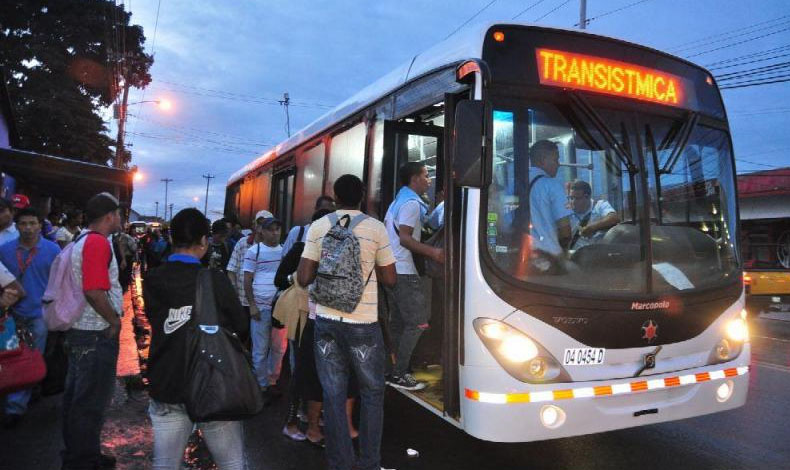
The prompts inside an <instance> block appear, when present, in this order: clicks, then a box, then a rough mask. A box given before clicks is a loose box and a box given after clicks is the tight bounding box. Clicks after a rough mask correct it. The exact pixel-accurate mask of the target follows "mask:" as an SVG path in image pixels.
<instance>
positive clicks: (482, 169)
mask: <svg viewBox="0 0 790 470" xmlns="http://www.w3.org/2000/svg"><path fill="white" fill-rule="evenodd" d="M484 123H485V105H484V103H483V102H482V101H471V100H465V101H461V102H460V103H458V105H457V106H456V108H455V125H454V127H453V180H454V181H455V184H456V185H457V186H459V187H461V186H466V187H470V188H482V187H485V186H487V183H486V173H487V172H486V165H485V147H484V145H483V135H484V134H483V126H484Z"/></svg>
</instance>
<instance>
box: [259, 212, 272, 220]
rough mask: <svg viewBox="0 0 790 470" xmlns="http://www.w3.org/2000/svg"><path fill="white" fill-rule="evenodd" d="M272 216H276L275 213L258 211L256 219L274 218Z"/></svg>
mask: <svg viewBox="0 0 790 470" xmlns="http://www.w3.org/2000/svg"><path fill="white" fill-rule="evenodd" d="M272 218H274V214H272V213H271V212H269V211H258V213H257V214H255V220H256V221H257V220H258V219H272Z"/></svg>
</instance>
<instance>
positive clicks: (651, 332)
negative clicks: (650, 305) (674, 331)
mask: <svg viewBox="0 0 790 470" xmlns="http://www.w3.org/2000/svg"><path fill="white" fill-rule="evenodd" d="M642 331H644V332H645V335H644V336H642V339H646V340H647V342H648V343H652V342H653V340H654V339H656V337H658V325H656V324H655V323H653V320H648V321H646V322H644V323H643V324H642Z"/></svg>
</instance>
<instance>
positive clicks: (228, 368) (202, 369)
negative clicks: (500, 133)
mask: <svg viewBox="0 0 790 470" xmlns="http://www.w3.org/2000/svg"><path fill="white" fill-rule="evenodd" d="M196 291H197V292H196V299H195V305H194V307H193V309H192V318H191V319H190V320H189V324H188V326H187V331H186V334H187V338H186V345H187V346H186V347H187V348H188V350H187V358H188V359H187V368H186V372H187V376H186V386H185V390H184V404H185V405H186V409H187V414H189V417H190V419H191V420H192V421H193V422H205V421H237V420H242V419H246V418H249V417H251V416H254V415H256V414H258V413H259V412H260V411H261V410H262V409H263V404H264V403H263V395H262V394H261V391H260V388H259V387H258V382H257V381H256V380H255V376H254V375H253V373H252V364H251V363H250V361H249V359H248V354H247V353H246V351H245V349H244V346H243V345H242V343H241V340H240V339H239V337H238V336H237V335H236V333H234V332H232V331H230V330H229V329H227V328H225V327H223V326H221V325H220V324H219V313H218V311H217V303H216V300H215V297H214V282H213V278H212V271H211V270H210V269H201V270H200V271H199V272H198V279H197V288H196Z"/></svg>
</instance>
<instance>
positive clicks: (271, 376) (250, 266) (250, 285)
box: [243, 217, 288, 392]
mask: <svg viewBox="0 0 790 470" xmlns="http://www.w3.org/2000/svg"><path fill="white" fill-rule="evenodd" d="M255 230H256V235H257V236H258V239H259V240H261V241H260V242H259V243H256V244H255V245H253V246H251V247H250V248H249V249H248V250H247V254H246V255H245V256H244V266H243V270H244V294H245V295H246V297H247V302H248V303H249V304H250V336H251V338H252V366H253V369H254V370H255V376H256V377H257V379H258V385H259V386H260V387H261V390H263V391H264V392H268V390H269V387H270V386H271V385H274V384H275V383H277V379H278V378H279V375H280V365H281V363H282V358H283V355H284V354H285V348H286V345H287V344H288V343H287V337H286V335H285V334H278V335H273V334H272V303H273V301H274V296H275V294H277V288H276V287H275V286H274V275H275V274H276V273H277V268H278V267H279V266H280V260H281V259H282V246H281V245H280V231H281V230H282V223H281V222H280V221H279V220H278V219H277V218H275V217H265V218H263V219H258V220H257V221H256V224H255ZM283 333H284V332H283ZM281 337H282V338H281ZM272 339H273V340H272Z"/></svg>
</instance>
